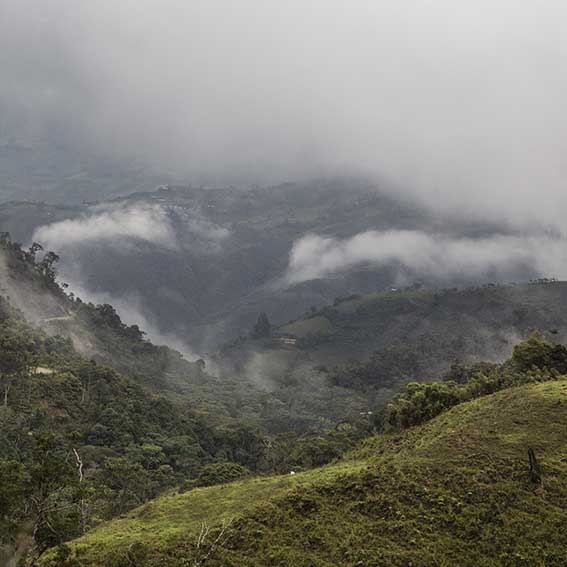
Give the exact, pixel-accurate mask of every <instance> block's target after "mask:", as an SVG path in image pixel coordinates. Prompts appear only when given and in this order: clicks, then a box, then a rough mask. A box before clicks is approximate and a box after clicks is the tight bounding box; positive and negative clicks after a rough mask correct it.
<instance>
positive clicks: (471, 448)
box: [40, 380, 567, 567]
mask: <svg viewBox="0 0 567 567" xmlns="http://www.w3.org/2000/svg"><path fill="white" fill-rule="evenodd" d="M566 432H567V382H566V381H564V380H559V381H552V382H546V383H535V384H528V385H525V386H521V387H516V388H510V389H506V390H504V391H501V392H498V393H496V394H493V395H490V396H486V397H482V398H480V399H476V400H473V401H470V402H467V403H464V404H461V405H458V406H457V407H455V408H453V409H451V410H449V411H447V412H445V413H443V414H441V415H440V416H439V417H437V418H435V419H434V420H432V421H430V422H429V423H427V424H425V425H423V426H420V427H417V428H414V429H410V430H407V431H406V432H404V433H401V434H391V435H381V436H378V437H375V438H373V439H371V440H369V441H368V442H367V443H366V444H365V445H364V446H363V447H362V448H361V449H360V450H359V451H358V453H356V454H353V455H352V456H351V457H350V459H345V460H344V461H342V462H339V463H337V464H335V465H330V466H327V467H324V468H322V469H319V470H315V471H310V472H307V473H302V474H297V475H288V476H285V477H268V478H260V479H254V480H250V481H243V482H239V483H234V484H229V485H222V486H216V487H211V488H205V489H199V490H195V491H192V492H189V493H185V494H180V495H174V494H172V495H171V496H168V497H164V498H161V499H158V500H156V501H154V502H152V503H150V504H147V505H145V506H144V507H142V508H140V509H137V510H135V511H133V512H131V513H130V514H128V515H127V517H126V518H124V519H120V520H116V521H114V522H111V523H110V524H107V525H104V526H101V527H100V528H98V529H96V530H94V531H92V532H91V533H89V534H87V535H86V536H84V537H83V538H81V539H79V540H76V541H75V542H72V543H71V544H70V546H69V548H60V549H59V550H53V551H50V552H49V553H48V554H46V555H44V556H43V557H42V559H41V561H40V565H42V566H49V567H51V566H55V565H57V566H62V565H75V566H95V565H106V566H108V567H111V566H118V565H134V564H135V565H137V566H138V565H139V566H144V565H145V566H154V565H163V566H178V565H179V566H180V565H207V566H209V565H211V566H213V565H218V566H221V565H222V566H228V565H234V566H261V565H266V566H268V565H270V566H273V565H281V566H284V565H286V566H287V565H297V566H331V565H351V566H355V565H357V566H360V565H376V566H407V565H413V566H416V567H422V566H423V567H425V566H434V565H457V564H460V565H467V566H468V565H470V566H471V567H472V566H475V567H476V566H487V567H488V566H498V565H514V566H519V565H521V566H524V565H525V566H528V565H529V566H537V565H541V566H544V565H545V566H557V567H559V566H560V565H565V563H566V562H567V551H566V549H567V533H566V532H565V529H564V528H565V525H566V523H567V488H566V487H567V464H566V462H565V458H564V448H565V442H566V438H567V433H566ZM530 448H531V449H533V450H534V451H535V455H536V457H537V459H538V461H539V466H540V470H541V479H542V480H541V483H538V482H537V479H536V480H535V481H532V480H530V469H529V467H528V455H527V451H528V449H530ZM229 519H233V521H232V523H231V524H230V525H228V520H229ZM223 520H224V523H223ZM223 526H224V529H223Z"/></svg>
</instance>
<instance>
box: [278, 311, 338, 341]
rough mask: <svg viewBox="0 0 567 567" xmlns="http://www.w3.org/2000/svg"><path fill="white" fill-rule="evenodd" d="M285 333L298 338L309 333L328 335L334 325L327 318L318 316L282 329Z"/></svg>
mask: <svg viewBox="0 0 567 567" xmlns="http://www.w3.org/2000/svg"><path fill="white" fill-rule="evenodd" d="M281 330H282V331H283V332H284V333H291V334H293V335H297V336H298V337H304V336H305V335H307V333H320V334H322V335H325V334H328V333H330V332H331V331H332V330H333V325H332V324H331V322H330V321H329V319H327V318H326V317H323V316H321V315H318V316H317V317H311V318H310V319H301V320H299V321H295V322H294V323H289V324H288V325H284V326H283V327H281Z"/></svg>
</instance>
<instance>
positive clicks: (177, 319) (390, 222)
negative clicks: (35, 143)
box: [0, 179, 535, 353]
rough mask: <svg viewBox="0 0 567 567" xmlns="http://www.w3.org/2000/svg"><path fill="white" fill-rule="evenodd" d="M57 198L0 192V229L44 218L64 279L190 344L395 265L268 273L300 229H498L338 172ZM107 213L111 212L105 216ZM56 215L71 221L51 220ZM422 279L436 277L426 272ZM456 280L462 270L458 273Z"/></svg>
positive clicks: (340, 233) (27, 230)
mask: <svg viewBox="0 0 567 567" xmlns="http://www.w3.org/2000/svg"><path fill="white" fill-rule="evenodd" d="M55 203H56V201H55ZM64 203H65V205H64V206H61V205H56V204H46V203H42V202H29V201H28V202H19V203H18V202H10V203H6V204H4V205H2V206H0V230H3V231H8V232H10V233H11V234H12V238H14V239H15V240H16V241H19V242H23V243H27V242H29V241H30V240H31V239H32V237H33V235H34V232H35V230H36V229H37V228H39V227H45V228H46V230H44V231H43V232H41V233H40V236H37V238H39V239H40V240H41V239H42V238H40V237H43V239H44V241H43V242H42V243H43V244H45V245H47V246H48V247H49V248H51V249H54V251H55V252H57V253H58V254H60V255H61V257H62V261H61V264H60V272H61V277H62V279H63V281H68V282H71V283H74V284H75V285H76V286H78V288H79V291H80V293H81V295H83V296H84V295H85V292H88V293H90V294H91V295H92V296H93V298H95V301H97V302H100V301H103V302H109V303H112V304H113V305H115V306H116V307H117V308H118V309H119V311H121V313H122V314H123V316H124V317H125V318H126V319H127V320H129V322H138V323H139V322H140V321H139V320H138V321H134V319H135V318H136V315H138V319H140V317H139V315H140V313H138V314H136V313H135V312H136V311H138V312H141V315H142V316H143V317H145V319H146V320H147V322H148V324H150V323H151V325H152V327H154V328H155V329H156V330H157V331H158V332H159V333H161V334H163V335H165V334H167V335H168V336H170V337H171V336H173V337H175V338H177V339H179V340H180V341H183V342H185V344H187V345H188V347H189V348H191V349H192V350H193V351H196V352H201V353H205V352H209V353H210V352H211V351H213V350H215V349H216V348H217V347H218V346H219V345H220V344H222V343H223V342H226V341H227V340H231V339H232V338H234V337H236V336H238V335H241V334H246V333H247V332H248V331H249V330H250V329H251V327H252V325H253V324H254V322H255V320H256V318H257V317H258V314H259V313H261V312H263V311H265V312H267V313H268V315H269V317H270V319H271V320H272V321H273V322H274V323H275V324H278V325H279V324H281V323H284V322H285V321H287V320H288V319H289V318H290V317H297V316H299V315H301V314H302V313H303V312H305V311H306V310H308V309H309V308H311V307H315V308H317V309H318V308H320V307H322V306H323V305H326V304H329V303H332V302H333V300H334V299H335V298H336V297H342V296H347V295H351V294H353V293H369V292H372V291H374V290H376V289H382V288H389V287H391V286H393V285H396V283H395V282H396V279H397V278H396V276H397V271H396V270H395V269H394V267H389V268H387V267H381V268H377V267H375V266H370V265H368V266H364V265H363V266H360V267H358V268H356V269H353V270H350V271H348V273H344V274H341V275H336V276H333V277H327V278H320V279H316V280H311V281H306V282H303V283H301V284H297V285H293V286H281V285H279V284H280V283H281V278H282V276H283V275H284V273H285V271H286V268H287V265H288V260H289V254H290V250H291V248H292V246H293V243H294V242H295V241H297V240H298V239H299V238H301V237H303V236H305V235H306V234H308V233H311V232H315V233H317V234H320V235H330V236H333V237H336V238H346V237H350V236H352V235H354V234H357V233H359V232H362V231H365V230H389V229H399V230H404V229H411V230H423V231H425V232H428V233H443V234H446V235H459V236H482V235H490V234H500V233H501V231H502V228H501V227H499V226H495V225H491V224H489V223H479V222H476V223H466V222H464V221H462V222H461V221H460V222H459V223H457V222H456V221H449V220H447V219H440V218H438V217H436V216H435V215H434V214H432V213H431V212H429V211H426V210H423V209H420V208H418V207H416V206H414V205H411V204H408V203H406V202H401V201H397V200H396V199H394V198H392V197H391V196H387V195H386V194H384V193H381V192H380V191H379V188H377V187H375V186H373V185H371V184H368V183H366V182H364V181H360V180H349V179H342V180H330V181H324V180H319V181H312V182H305V183H286V184H282V185H279V186H275V187H254V188H245V189H237V188H226V187H225V188H205V187H190V186H189V187H188V186H180V185H167V186H162V187H159V188H157V189H156V190H154V191H149V192H145V191H144V190H140V191H137V192H133V193H130V194H128V195H127V196H123V197H119V198H114V199H111V200H108V199H107V200H104V199H101V201H100V202H93V201H92V200H91V201H90V202H88V203H85V204H81V202H78V203H77V201H74V202H73V204H72V205H69V204H68V202H67V201H65V202H64ZM140 210H145V211H146V212H147V211H148V210H150V211H153V213H154V214H153V216H152V217H150V219H149V220H148V219H146V220H145V221H144V222H141V221H139V222H138V225H137V226H140V227H143V230H141V231H140V230H138V231H134V232H135V234H129V233H128V227H130V228H131V227H132V223H133V218H134V217H133V216H131V217H128V218H130V221H129V220H128V219H125V217H124V215H126V216H127V215H128V214H131V215H134V214H135V211H140ZM133 211H134V212H133ZM104 215H107V216H106V217H104ZM108 215H110V216H111V217H112V215H115V216H114V217H112V218H111V219H110V223H109V222H108V221H109V218H108ZM156 217H158V220H156ZM89 219H90V224H89ZM93 219H94V221H93ZM97 219H98V220H97ZM112 219H114V220H115V222H113V221H112ZM65 220H67V221H71V222H72V223H73V224H72V225H69V224H66V225H61V224H58V223H61V222H62V221H65ZM158 221H159V222H158ZM160 222H161V225H160V226H157V225H159V223H160ZM97 225H98V226H99V227H106V228H105V230H106V235H110V236H108V237H106V236H105V230H102V228H101V231H100V232H99V231H97V230H96V226H97ZM156 226H157V228H160V227H161V228H162V229H164V228H166V229H167V230H169V231H171V237H172V238H171V239H172V240H173V239H174V240H175V245H171V242H170V243H169V244H170V245H164V242H163V239H162V240H160V239H159V238H157V237H155V232H156V231H155V229H156ZM87 227H88V228H87ZM111 227H112V228H114V229H116V230H117V233H116V235H114V234H113V233H112V234H111ZM160 234H161V235H162V236H163V233H160ZM85 235H86V236H85ZM410 276H411V275H408V277H410ZM498 277H499V278H501V280H514V279H517V278H524V279H526V278H527V279H529V278H531V277H535V274H533V273H531V272H530V270H529V268H528V267H526V268H525V269H523V271H521V273H520V272H517V271H516V272H511V273H508V272H506V270H504V269H503V271H502V272H501V273H499V274H498ZM415 278H417V279H423V278H420V276H419V275H415ZM456 279H457V280H458V278H456ZM410 281H411V280H410ZM423 283H426V284H430V285H431V286H432V287H435V286H437V285H439V281H435V278H429V280H428V281H424V282H423ZM455 283H458V284H459V285H465V284H470V283H472V282H471V281H470V279H467V278H463V279H461V280H460V281H456V282H455ZM101 298H104V299H101ZM157 334H158V333H156V335H157Z"/></svg>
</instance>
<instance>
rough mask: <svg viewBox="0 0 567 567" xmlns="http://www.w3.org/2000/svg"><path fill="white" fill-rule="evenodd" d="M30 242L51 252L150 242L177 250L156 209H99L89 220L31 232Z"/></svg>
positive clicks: (162, 214) (166, 223) (165, 221)
mask: <svg viewBox="0 0 567 567" xmlns="http://www.w3.org/2000/svg"><path fill="white" fill-rule="evenodd" d="M33 239H34V240H35V241H37V242H40V243H41V244H42V245H44V246H45V247H46V248H49V249H51V250H62V249H64V248H66V247H69V246H77V245H81V244H87V243H93V242H99V243H101V242H105V243H113V242H114V243H116V245H117V246H124V245H125V244H126V241H125V239H126V240H127V239H136V240H142V241H147V242H152V243H154V244H158V245H161V246H164V247H166V248H172V249H175V248H176V246H177V242H176V238H175V233H174V230H173V228H172V226H171V223H170V222H169V219H168V218H167V214H166V212H165V211H164V210H163V209H162V208H160V207H155V206H154V207H152V206H136V207H131V208H118V209H112V210H105V209H101V210H100V212H97V213H95V214H94V215H92V216H86V215H85V216H82V217H80V218H76V219H69V220H64V221H61V222H55V223H52V224H48V225H45V226H41V227H39V228H38V229H37V230H36V231H35V232H34V236H33Z"/></svg>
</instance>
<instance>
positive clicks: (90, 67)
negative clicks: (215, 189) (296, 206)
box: [0, 0, 567, 232]
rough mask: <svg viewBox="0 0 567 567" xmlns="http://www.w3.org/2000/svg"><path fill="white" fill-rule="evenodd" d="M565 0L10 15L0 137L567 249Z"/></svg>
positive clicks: (45, 8)
mask: <svg viewBox="0 0 567 567" xmlns="http://www.w3.org/2000/svg"><path fill="white" fill-rule="evenodd" d="M566 20H567V3H565V2H562V1H560V0H474V1H472V0H471V1H464V0H463V1H455V0H431V1H427V0H388V1H386V0H368V1H367V0H285V1H281V0H279V1H275V0H233V1H232V0H153V1H149V0H120V1H119V2H118V1H111V0H106V1H104V0H103V1H99V2H92V1H89V0H49V1H47V2H46V1H45V0H0V138H1V137H2V136H3V137H4V138H5V137H6V136H8V135H9V134H12V135H13V134H14V133H16V134H17V135H18V136H19V137H20V138H22V139H28V140H30V139H37V138H40V139H44V140H45V139H48V140H50V141H51V142H57V143H62V142H66V143H71V144H72V145H73V147H81V148H86V149H87V150H88V151H89V152H93V153H96V154H106V155H112V156H115V157H119V158H132V157H134V158H137V159H140V160H142V161H145V162H147V163H148V164H149V165H152V166H154V167H158V168H159V167H162V168H175V169H176V170H177V171H179V172H181V173H182V174H183V175H185V176H186V177H187V179H188V180H190V179H191V177H194V176H198V175H199V176H203V175H204V176H208V177H209V178H210V179H211V180H212V181H222V182H226V183H229V182H231V181H232V180H235V181H236V182H239V181H240V180H246V181H247V182H262V183H277V182H279V181H282V180H293V179H299V178H302V177H306V176H314V175H316V176H318V175H330V174H337V173H338V174H345V173H348V174H353V173H354V174H358V173H362V174H365V175H371V176H376V178H378V179H381V180H387V187H389V188H390V190H395V191H397V192H398V193H399V194H401V195H402V196H409V197H411V198H415V197H416V196H417V197H418V198H419V199H421V200H422V201H424V202H425V203H426V204H428V205H429V206H432V207H440V208H443V209H446V208H448V209H450V210H453V211H457V212H459V213H460V214H464V215H466V216H468V215H477V216H491V217H495V218H505V219H506V220H508V221H510V222H513V223H518V224H520V225H522V226H525V225H526V224H529V225H530V226H531V225H533V224H538V223H539V224H541V225H544V226H552V227H554V228H555V229H556V230H559V231H561V232H565V231H567V220H565V219H567V190H566V184H565V179H566V173H567V160H566V159H565V156H566V155H567V128H566V126H567V125H566V112H565V101H566V100H567V64H566V55H567V44H566V42H567V35H566V34H565V33H564V25H565V21H566Z"/></svg>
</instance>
